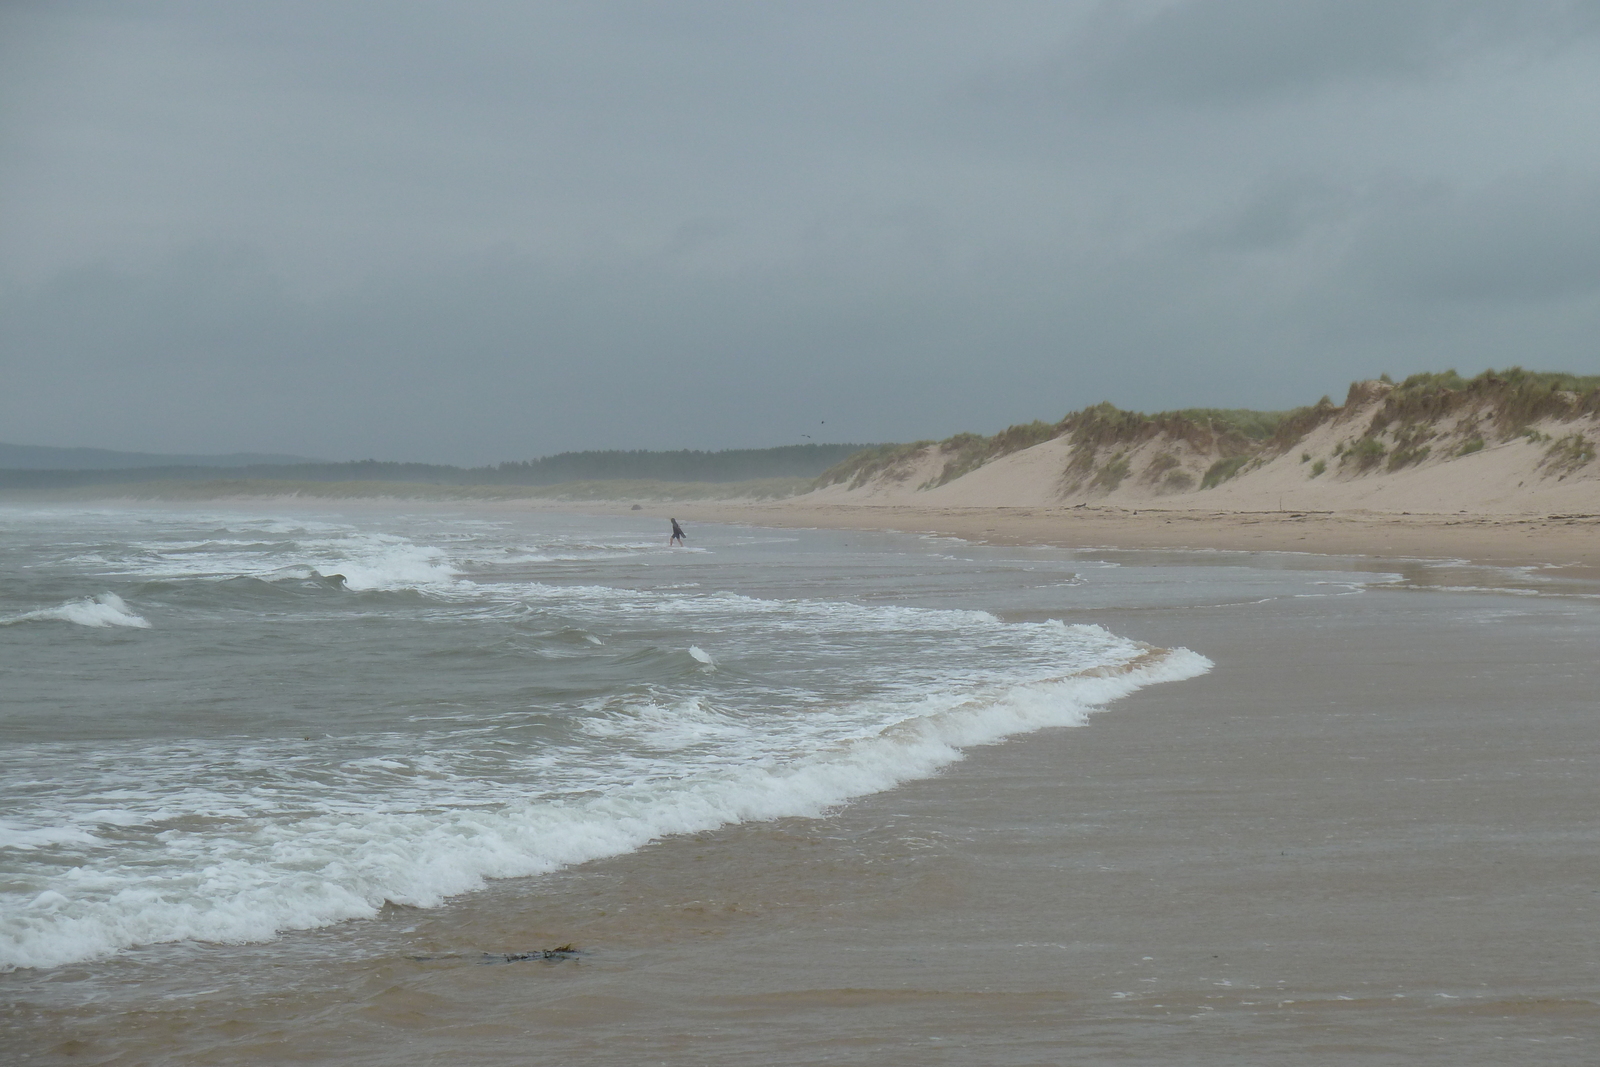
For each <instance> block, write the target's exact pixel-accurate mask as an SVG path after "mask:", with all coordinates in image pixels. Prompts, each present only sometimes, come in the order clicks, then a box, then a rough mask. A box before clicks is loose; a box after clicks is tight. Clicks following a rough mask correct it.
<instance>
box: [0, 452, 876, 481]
mask: <svg viewBox="0 0 1600 1067" xmlns="http://www.w3.org/2000/svg"><path fill="white" fill-rule="evenodd" d="M867 447H870V446H867V445H784V446H782V447H780V448H733V449H725V450H723V451H721V452H699V451H691V450H689V449H684V450H681V451H677V452H645V451H631V452H623V451H611V452H562V453H560V454H559V455H554V456H544V457H542V458H540V459H534V460H528V461H525V462H521V463H501V464H499V465H497V466H493V467H449V466H442V465H438V464H432V463H389V462H380V461H378V460H373V459H363V460H357V461H355V462H351V463H293V464H252V465H250V466H245V467H233V468H230V469H229V470H228V472H227V476H228V477H229V478H230V479H252V480H254V479H270V480H274V481H310V482H420V483H425V484H431V485H559V484H562V483H564V482H579V481H613V480H620V479H627V480H632V481H662V482H744V481H752V480H755V479H760V478H815V477H816V476H817V475H819V474H821V473H822V472H823V471H825V470H827V469H828V468H829V467H831V466H833V465H834V464H836V463H838V462H839V461H841V460H843V459H844V458H845V457H846V456H850V455H852V454H854V453H856V452H859V451H860V450H861V449H863V448H867ZM217 476H218V472H217V468H216V467H214V466H209V467H201V466H175V467H134V468H122V469H116V470H0V488H4V489H67V488H73V487H76V486H84V485H123V484H129V483H133V482H153V481H205V480H210V479H215V478H216V477H217Z"/></svg>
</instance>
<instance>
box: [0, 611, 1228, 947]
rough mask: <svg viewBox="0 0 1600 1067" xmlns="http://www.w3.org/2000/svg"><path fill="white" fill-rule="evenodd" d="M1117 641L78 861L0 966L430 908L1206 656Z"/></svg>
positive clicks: (636, 728)
mask: <svg viewBox="0 0 1600 1067" xmlns="http://www.w3.org/2000/svg"><path fill="white" fill-rule="evenodd" d="M1053 626H1054V627H1055V629H1056V630H1057V631H1058V632H1059V633H1060V634H1061V635H1064V636H1071V635H1073V634H1074V633H1075V632H1077V633H1079V634H1080V636H1084V637H1089V638H1098V637H1100V636H1101V635H1103V636H1104V637H1106V638H1109V637H1110V635H1106V634H1105V633H1104V631H1099V628H1098V627H1069V626H1062V625H1061V624H1059V623H1055V624H1053ZM1091 631H1098V634H1095V633H1091ZM1117 653H1118V654H1117V655H1114V656H1109V657H1100V660H1101V662H1099V663H1097V664H1095V665H1093V666H1090V667H1086V668H1083V669H1079V670H1077V671H1074V672H1071V673H1068V674H1062V675H1058V676H1054V677H1041V678H1034V679H1031V680H1028V681H1025V682H1022V683H1019V684H1009V685H1007V684H1002V685H991V686H981V687H975V688H968V689H952V690H946V691H941V692H924V693H921V694H918V695H917V696H916V697H915V699H900V700H894V699H889V698H878V699H876V700H873V701H868V702H866V703H867V704H869V705H871V706H867V707H854V708H849V709H843V712H844V713H841V714H839V715H835V716H833V717H832V718H833V721H834V722H835V724H837V723H839V722H846V723H854V724H856V725H855V727H854V728H853V729H852V730H847V731H844V732H842V733H841V732H838V731H835V732H834V736H832V737H831V739H827V738H825V737H823V736H819V737H818V738H816V739H815V740H816V741H817V742H820V743H817V744H814V745H813V744H808V746H807V747H808V748H809V751H808V752H807V753H806V754H802V755H791V756H789V757H787V758H781V759H778V758H768V759H749V758H744V759H737V760H733V759H723V760H718V761H711V762H708V763H706V764H704V765H702V766H701V767H700V769H699V770H697V771H695V772H694V773H691V774H687V775H655V776H644V777H637V776H636V777H633V778H632V779H631V780H622V779H618V780H613V781H612V782H610V783H609V784H600V785H599V787H598V788H592V789H589V790H587V791H586V792H585V793H583V794H581V795H574V796H564V797H559V798H553V799H540V800H532V801H524V802H520V803H510V804H503V805H500V806H496V807H492V808H489V807H480V806H473V807H461V808H454V809H450V810H445V811H437V810H434V811H409V812H392V811H365V812H352V811H349V810H332V811H328V812H326V813H322V814H318V815H315V816H312V817H309V818H303V819H298V820H294V821H286V822H273V821H271V820H264V821H260V822H257V823H256V824H255V825H254V827H253V831H252V834H251V840H250V847H249V848H248V849H243V850H241V851H239V852H237V854H234V855H229V854H228V853H227V850H226V849H221V850H219V849H218V848H217V847H216V845H217V843H216V842H215V841H205V842H202V841H201V840H199V839H198V837H197V838H196V839H195V840H194V841H192V842H189V843H188V847H191V848H193V849H195V850H198V851H199V852H204V853H205V858H206V862H205V863H197V864H195V865H193V866H191V867H189V868H186V869H182V870H173V871H170V872H168V873H166V874H165V875H163V876H161V877H145V878H141V879H130V877H129V872H127V871H122V870H118V869H115V868H109V869H105V870H97V869H96V868H95V867H94V866H93V865H92V864H90V863H87V862H85V863H83V864H81V865H80V866H79V867H78V868H77V870H76V871H75V874H74V877H73V879H72V883H71V889H72V892H73V894H74V895H73V896H70V897H69V896H68V895H67V894H66V893H64V892H61V891H60V890H59V889H56V888H48V889H45V890H44V891H42V892H38V893H37V894H36V895H34V896H32V897H31V898H26V899H19V898H16V897H13V902H11V903H8V906H7V907H6V909H5V914H4V917H3V919H0V967H4V968H6V969H15V968H19V967H52V966H58V965H61V964H65V963H70V962H74V961H81V960H85V959H91V958H94V957H97V956H103V955H106V954H109V953H112V952H115V951H117V950H119V949H124V948H128V947H131V946H135V945H140V944H150V943H159V942H170V941H179V940H185V939H194V940H200V941H213V942H235V943H236V942H247V941H261V940H267V939H270V938H272V937H274V936H276V935H278V934H279V933H281V932H283V931H286V930H297V929H309V928H313V927H318V926H324V925H328V924H331V923H336V922H340V921H343V920H348V919H354V918H361V917H370V916H372V915H375V914H376V913H377V911H378V909H380V908H381V907H382V906H383V905H384V904H385V903H386V902H393V903H395V904H401V905H410V906H416V907H435V906H438V905H439V904H441V903H443V902H444V901H445V900H447V899H449V898H450V897H453V896H456V895H458V894H462V893H467V892H471V891H473V890H475V889H479V888H481V887H482V886H483V884H484V881H485V880H486V879H490V878H510V877H524V876H529V875H536V874H541V873H546V872H549V871H553V870H556V869H559V868H561V867H565V866H569V865H571V864H576V863H582V862H585V861H588V860H593V859H599V858H602V857H606V856H613V855H618V854H621V853H625V852H629V851H632V850H634V849H637V848H639V847H641V846H643V845H645V844H647V843H648V842H650V841H651V840H654V839H656V838H659V837H661V836H664V835H670V834H683V833H696V832H702V831H706V830H712V829H715V828H717V827H721V826H726V825H729V824H733V823H740V822H748V821H753V820H767V819H774V818H781V817H793V816H818V815H821V814H824V813H825V812H827V811H828V810H829V809H830V808H833V807H835V806H837V805H839V804H841V803H844V802H845V801H848V800H850V799H851V798H853V797H859V796H863V795H866V794H870V793H875V792H880V791H882V790H885V789H890V788H892V787H894V786H896V785H898V784H900V783H902V782H906V781H910V780H913V779H917V778H922V777H926V776H928V775H931V774H933V773H935V772H936V771H938V770H939V769H940V768H942V767H945V766H947V765H949V764H951V763H953V762H955V761H957V760H960V759H961V758H962V753H963V751H964V750H965V749H967V748H970V747H972V746H975V745H985V744H992V743H995V742H998V741H1001V740H1004V739H1005V738H1007V737H1012V736H1015V735H1018V734H1023V733H1028V732H1031V731H1035V730H1039V729H1042V728H1046V727H1059V726H1076V725H1079V724H1081V723H1083V722H1084V721H1086V719H1087V718H1088V716H1089V715H1090V714H1092V713H1093V712H1094V711H1096V710H1098V709H1100V708H1102V707H1104V705H1105V704H1107V703H1109V702H1111V701H1113V700H1116V699H1118V698H1119V697H1122V696H1125V695H1127V694H1129V693H1132V692H1133V691H1135V690H1137V689H1139V688H1141V687H1142V686H1146V685H1150V684H1153V683H1156V682H1165V681H1177V680H1180V679H1184V678H1190V677H1194V676H1195V675H1198V674H1201V673H1204V672H1205V671H1207V670H1209V669H1210V667H1211V663H1210V661H1209V660H1207V659H1206V658H1205V657H1203V656H1200V655H1198V654H1196V653H1194V652H1190V651H1188V650H1186V649H1176V650H1171V651H1166V650H1158V649H1142V648H1140V647H1139V646H1135V645H1133V644H1132V643H1131V642H1117ZM827 719H828V716H825V715H819V716H816V717H814V720H813V721H823V722H825V721H826V720H827ZM874 721H875V722H876V723H877V725H875V726H868V725H866V724H867V723H870V722H874ZM612 725H613V726H614V727H615V729H617V730H618V731H622V732H627V731H633V732H634V733H636V734H637V733H640V732H644V733H651V732H653V733H654V736H655V740H656V742H657V745H658V747H659V748H662V749H672V748H684V747H691V746H693V745H695V744H698V743H701V742H704V741H705V740H707V739H708V737H709V736H710V735H722V736H723V737H724V738H727V737H734V736H736V735H740V736H749V735H750V734H751V733H752V730H751V728H750V726H749V724H742V723H740V722H739V721H738V720H737V718H736V717H735V716H733V715H731V714H729V711H728V709H716V708H710V707H706V706H704V705H702V704H701V703H700V702H695V703H693V704H692V705H691V704H687V703H680V704H679V705H676V706H674V707H670V708H668V707H662V706H660V705H655V706H653V707H652V708H651V710H650V711H649V712H648V713H645V714H640V709H638V708H635V709H633V710H632V712H631V714H630V715H625V716H624V715H619V716H615V717H613V719H612ZM711 739H712V740H715V739H716V738H715V737H712V738H711ZM382 762H383V764H384V766H385V767H388V766H389V765H390V764H396V763H398V761H393V760H387V761H382ZM11 829H12V832H14V833H20V834H24V835H26V834H38V833H40V832H45V833H48V832H49V831H48V829H47V828H38V829H34V830H28V829H25V828H11ZM62 832H65V831H62ZM164 836H165V837H167V838H168V846H167V847H168V848H169V849H177V850H181V849H182V848H184V847H185V840H184V838H183V836H182V835H164ZM84 843H85V844H87V842H84Z"/></svg>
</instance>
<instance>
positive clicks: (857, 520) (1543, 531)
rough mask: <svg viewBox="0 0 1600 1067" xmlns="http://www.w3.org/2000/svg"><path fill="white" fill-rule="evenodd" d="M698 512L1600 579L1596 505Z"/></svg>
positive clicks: (1035, 540) (1071, 543) (835, 525)
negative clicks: (1487, 509)
mask: <svg viewBox="0 0 1600 1067" xmlns="http://www.w3.org/2000/svg"><path fill="white" fill-rule="evenodd" d="M696 512H697V515H698V517H699V518H700V519H701V520H702V521H721V522H748V523H751V524H753V525H763V526H776V527H795V526H808V527H820V528H825V529H871V530H893V531H897V532H903V533H934V534H942V535H947V536H954V537H960V538H962V539H963V540H968V541H976V542H980V543H989V544H1004V545H1050V546H1053V547H1060V548H1078V549H1091V548H1094V549H1106V548H1112V549H1126V550H1145V551H1149V550H1186V551H1195V550H1201V551H1223V552H1306V553H1313V554H1316V555H1328V556H1367V557H1372V558H1376V559H1463V560H1467V561H1469V562H1472V563H1477V564H1486V565H1491V566H1499V567H1544V568H1557V569H1560V570H1561V571H1562V576H1563V577H1570V578H1575V579H1583V580H1590V581H1593V580H1600V515H1588V514H1585V515H1515V514H1506V515H1492V514H1491V515H1485V514H1475V515H1473V514H1467V515H1463V514H1456V515H1445V514H1421V513H1419V514H1405V513H1401V514H1394V513H1389V512H1295V511H1255V512H1252V511H1209V512H1204V511H1188V510H1161V509H1155V508H1138V509H1132V508H1122V507H1093V506H1085V507H1078V508H1026V507H1016V508H994V507H990V508H929V507H910V506H893V505H849V504H822V505H793V504H788V505H786V504H719V505H712V506H709V507H705V508H699V509H696Z"/></svg>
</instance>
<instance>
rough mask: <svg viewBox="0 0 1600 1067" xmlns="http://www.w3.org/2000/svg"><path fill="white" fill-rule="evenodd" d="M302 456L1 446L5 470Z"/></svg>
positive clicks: (216, 463)
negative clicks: (194, 453) (208, 454)
mask: <svg viewBox="0 0 1600 1067" xmlns="http://www.w3.org/2000/svg"><path fill="white" fill-rule="evenodd" d="M315 462H317V461H316V460H314V459H308V458H307V457H305V456H287V455H278V454H275V453H266V452H231V453H229V454H228V455H225V456H189V455H166V454H163V453H158V452H116V451H113V450H111V449H108V448H51V447H49V446H47V445H7V444H0V469H4V470H29V471H38V470H54V471H87V470H128V469H132V468H138V467H249V466H253V465H256V464H274V463H315Z"/></svg>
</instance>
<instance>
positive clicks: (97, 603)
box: [0, 593, 150, 630]
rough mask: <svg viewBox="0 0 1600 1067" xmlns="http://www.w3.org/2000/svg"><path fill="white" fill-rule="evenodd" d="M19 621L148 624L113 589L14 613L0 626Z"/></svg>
mask: <svg viewBox="0 0 1600 1067" xmlns="http://www.w3.org/2000/svg"><path fill="white" fill-rule="evenodd" d="M19 622H70V623H73V624H75V625H77V626H94V627H105V626H130V627H133V628H134V629H140V630H147V629H149V628H150V622H149V620H147V619H145V618H144V617H143V616H142V615H139V614H138V613H136V612H135V611H134V610H133V609H132V608H130V607H128V605H127V603H126V602H125V601H124V600H123V599H122V598H121V597H119V596H118V595H117V594H115V593H101V594H100V595H99V596H97V597H84V598H82V599H80V600H69V601H67V602H66V603H65V604H62V605H61V606H60V607H55V608H45V609H43V610H40V611H29V612H25V613H23V614H21V615H13V616H12V617H11V618H9V619H0V626H10V625H13V624H15V623H19Z"/></svg>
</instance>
